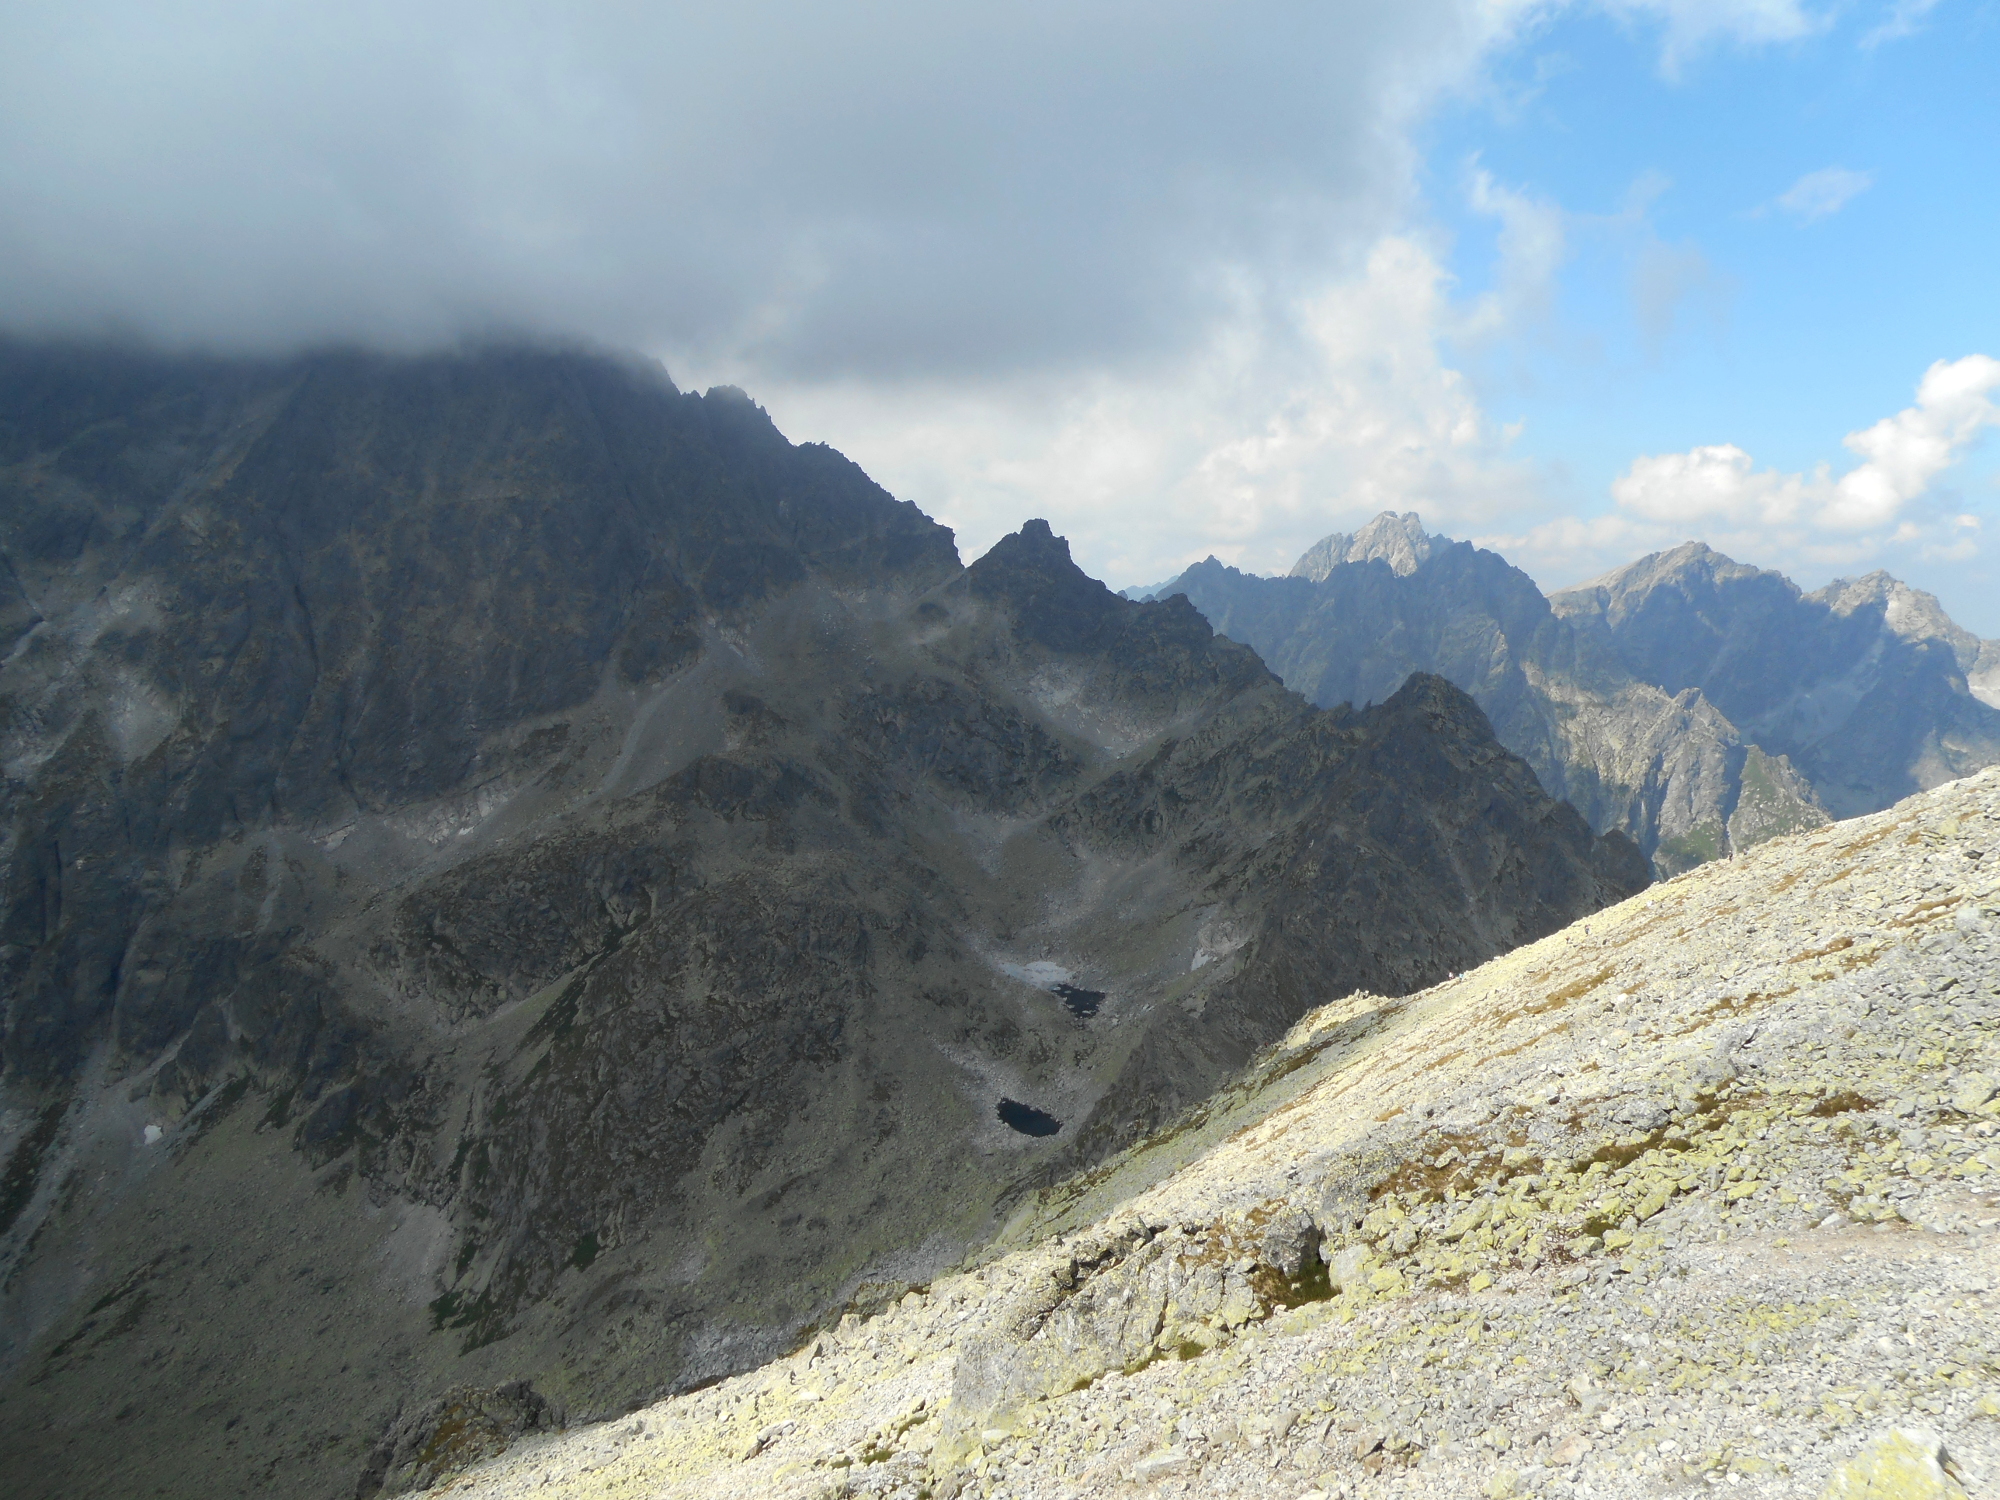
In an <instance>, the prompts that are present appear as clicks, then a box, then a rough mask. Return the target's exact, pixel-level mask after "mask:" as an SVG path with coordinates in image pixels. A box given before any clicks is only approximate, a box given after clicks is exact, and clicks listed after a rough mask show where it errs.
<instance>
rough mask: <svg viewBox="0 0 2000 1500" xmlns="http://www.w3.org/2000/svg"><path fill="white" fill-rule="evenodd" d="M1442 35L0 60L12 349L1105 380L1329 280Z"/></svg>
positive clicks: (145, 51) (1402, 171)
mask: <svg viewBox="0 0 2000 1500" xmlns="http://www.w3.org/2000/svg"><path fill="white" fill-rule="evenodd" d="M1500 25H1501V21H1500V19H1499V17H1498V16H1497V15H1496V13H1494V12H1492V11H1490V10H1489V9H1488V8H1486V7H1481V6H1473V5H1469V4H1463V3H1460V0H1417V3H1415V4H1413V5H1410V6H1405V7H1394V8H1383V7H1377V6H1365V5H1359V4H1343V5H1330V6H1323V7H1316V8H1311V9H1308V10H1304V11H1300V10H1298V9H1296V8H1294V7H1289V6H1280V5H1276V4H1270V3H1252V4H1250V5H1249V6H1247V7H1245V6H1241V5H1238V6H1221V5H1214V4H1199V3H1198V4H1189V5H1181V6H1176V7H1172V8H1170V10H1169V11H1167V12H1165V13H1161V12H1157V11H1154V12H1146V13H1144V14H1143V15H1142V14H1140V13H1138V12H1135V11H1133V10H1132V9H1131V7H1129V6H1127V5H1124V4H1122V3H1115V0H1082V3H1072V4H1066V5H1063V6H1061V7H1056V6H1052V5H1043V4H1035V3H1031V4H1028V5H1023V6H1014V7H1008V8H1005V9H1003V10H1001V11H964V10H953V9H951V8H949V7H947V8H945V9H942V10H941V9H939V8H938V7H935V6H925V5H918V4H915V3H912V0H900V3H884V4H875V5H870V6H865V7H861V8H847V9H841V10H828V9H826V8H824V7H820V8H814V7H806V6H797V5H783V4H773V3H768V0H767V3H761V4H759V3H750V4H746V5H739V6H730V7H720V8H718V7H697V6H693V5H685V4H668V5H664V6H659V7H631V6H626V5H621V4H611V3H601V0H600V3H589V0H586V3H580V4H577V5H572V6H567V7H560V8H557V9H555V10H549V9H546V8H531V7H526V6H520V5H509V4H500V5H484V4H482V5H471V4H461V3H453V0H425V3H417V4H397V5H393V6H392V5H388V4H384V3H379V0H376V3H363V4H360V5H358V6H352V7H336V8H333V9H320V10H311V9H306V8H303V7H299V8H293V7H271V6H268V5H263V4H255V3H250V0H197V3H190V4H183V5H178V6H174V7H171V8H163V7H160V6H158V5H151V4H141V3H133V0H84V3H81V4H64V5H55V4H46V3H37V0H28V3H24V4H22V5H19V6H15V7H12V8H11V10H10V19H9V20H8V21H6V22H4V23H0V142H4V143H5V144H4V145H0V183H3V184H4V187H5V192H4V194H0V199H4V207H0V323H4V324H5V325H7V326H10V327H12V328H15V329H17V330H19V329H24V328H25V329H46V330H62V331H84V332H96V331H107V330H123V331H130V332H135V333H138V334H141V335H145V336H149V337H152V338H156V339H160V340H165V341H169V342H196V343H205V344H211V345H219V346H222V347H236V348H268V347H273V346H282V345H287V344H295V343H300V342H313V341H322V340H329V339H334V340H349V339H351V340H360V341H365V342H371V343H377V344H383V345H388V346H391V347H411V346H421V345H425V344H432V343H437V342H441V341H445V340H449V339H452V338H455V337H458V336H461V335H465V334H468V333H473V334H479V333H488V332H493V331H504V332H523V333H537V332H544V331H557V332H561V333H566V334H579V335H585V336H590V337H595V338H599V339H604V340H608V341H612V342H616V343H621V344H628V345H637V346H641V347H646V348H652V349H659V350H675V351H688V352H690V353H692V354H693V355H695V356H696V357H698V358H700V359H702V360H705V361H717V362H721V361H732V360H733V361H735V362H737V363H739V364H747V365H749V366H751V367H753V368H755V369H757V370H760V371H763V372H766V373H769V374H771V375H774V376H780V377H785V376H799V377H826V376H833V375H857V374H858V375H862V376H867V377H871V378H873V377H883V376H909V375H925V374H930V373H935V372H939V371H966V370H977V371H986V372H992V371H996V370H1009V369H1017V368H1020V367H1022V366H1028V365H1033V364H1036V363H1038V362H1044V361H1063V360H1073V359H1076V358H1079V357H1084V356H1087V357H1090V358H1093V359H1099V360H1111V361H1116V360H1118V359H1120V358H1128V357H1138V356H1142V355H1144V354H1145V353H1147V352H1149V351H1152V350H1155V349H1157V348H1159V347H1161V346H1162V345H1166V344H1178V343H1185V342H1186V341H1187V340H1188V339H1189V338H1191V337H1194V336H1197V335H1198V333H1199V331H1200V329H1201V328H1202V327H1203V326H1204V325H1205V323H1206V322H1207V321H1209V320H1210V319H1211V318H1212V317H1213V316H1215V315H1217V314H1219V313H1220V312H1222V311H1224V310H1225V309H1226V308H1227V306H1228V304H1229V301H1230V299H1231V298H1233V297H1239V296H1241V295H1242V294H1243V292H1244V290H1245V288H1246V287H1248V288H1250V289H1251V290H1253V291H1254V290H1255V289H1257V288H1258V287H1260V286H1265V285H1270V284H1276V285H1278V286H1281V287H1282V286H1283V285H1284V284H1286V283H1288V282H1291V281H1293V280H1296V279H1297V278H1299V277H1302V276H1308V275H1312V274H1317V273H1318V272H1319V271H1320V270H1322V269H1324V268H1326V267H1328V266H1338V265H1340V264H1342V263H1349V264H1351V263H1353V262H1355V261H1356V260H1357V259H1358V257H1359V256H1361V255H1362V254H1363V253H1365V249H1366V247H1367V246H1368V244H1370V243H1371V242H1372V240H1373V238H1374V237H1375V236H1376V235H1377V234H1379V233H1380V232H1382V231H1383V230H1384V229H1385V228H1386V227H1388V226H1390V225H1392V224H1393V223H1395V222H1396V221H1397V220H1398V219H1399V218H1400V216H1401V215H1402V214H1403V213H1404V211H1405V210H1406V209H1407V207H1408V201H1409V196H1410V192H1411V189H1410V179H1411V171H1412V159H1411V156H1410V152H1409V149H1408V147H1407V145H1406V144H1405V142H1404V138H1403V129H1404V127H1405V126H1406V125H1407V124H1408V123H1409V120H1410V118H1411V117H1412V116H1413V115H1414V114H1415V113H1416V112H1419V111H1421V110H1422V109H1423V108H1424V107H1425V106H1426V105H1427V103H1428V101H1429V100H1431V99H1432V98H1433V97H1435V95H1436V93H1437V91H1438V90H1439V89H1440V88H1446V87H1450V86H1451V85H1452V83H1453V82H1454V81H1455V80H1456V79H1458V78H1459V77H1460V76H1462V74H1463V72H1464V70H1465V69H1466V68H1467V67H1468V66H1469V65H1470V64H1471V63H1472V62H1473V60H1474V59H1476V57H1477V56H1478V55H1479V53H1480V51H1481V49H1482V48H1483V47H1485V46H1486V45H1487V44H1488V43H1489V41H1490V40H1491V39H1492V37H1493V36H1494V35H1495V34H1496V32H1497V30H1498V28H1499V26H1500Z"/></svg>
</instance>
